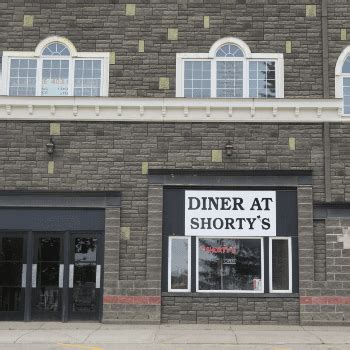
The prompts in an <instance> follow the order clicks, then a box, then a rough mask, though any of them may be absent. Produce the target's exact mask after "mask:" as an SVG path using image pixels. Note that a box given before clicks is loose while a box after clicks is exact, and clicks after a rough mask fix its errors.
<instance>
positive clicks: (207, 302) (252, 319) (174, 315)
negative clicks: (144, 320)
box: [162, 293, 299, 325]
mask: <svg viewBox="0 0 350 350" xmlns="http://www.w3.org/2000/svg"><path fill="white" fill-rule="evenodd" d="M162 295H163V297H162V322H163V323H232V324H276V325H277V324H299V298H298V297H293V296H288V297H285V296H284V297H283V296H281V295H268V294H267V295H262V296H258V297H257V296H250V297H249V296H248V297H241V296H239V297H238V296H237V295H218V294H206V293H204V294H203V293H201V294H200V295H198V294H196V293H190V294H187V295H186V294H183V295H178V294H176V293H163V294H162Z"/></svg>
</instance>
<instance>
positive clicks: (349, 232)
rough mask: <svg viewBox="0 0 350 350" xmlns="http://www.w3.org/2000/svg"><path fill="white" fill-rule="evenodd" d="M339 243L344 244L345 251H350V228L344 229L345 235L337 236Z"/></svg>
mask: <svg viewBox="0 0 350 350" xmlns="http://www.w3.org/2000/svg"><path fill="white" fill-rule="evenodd" d="M337 241H338V242H342V243H343V248H344V249H350V227H343V235H342V236H337Z"/></svg>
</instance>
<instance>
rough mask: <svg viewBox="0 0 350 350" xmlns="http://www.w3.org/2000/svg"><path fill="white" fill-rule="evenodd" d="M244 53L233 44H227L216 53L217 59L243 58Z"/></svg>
mask: <svg viewBox="0 0 350 350" xmlns="http://www.w3.org/2000/svg"><path fill="white" fill-rule="evenodd" d="M243 56H244V55H243V51H242V50H241V49H240V48H239V47H238V46H237V45H233V44H226V45H223V46H221V47H220V49H219V50H217V51H216V57H243Z"/></svg>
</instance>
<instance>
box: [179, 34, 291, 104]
mask: <svg viewBox="0 0 350 350" xmlns="http://www.w3.org/2000/svg"><path fill="white" fill-rule="evenodd" d="M225 44H233V45H237V46H238V47H239V48H240V49H241V50H242V52H243V54H244V57H237V58H236V57H216V52H217V50H218V49H219V48H220V47H222V46H223V45H225ZM217 60H220V61H222V60H228V61H230V60H241V61H243V62H244V68H243V69H244V73H243V74H244V76H243V80H244V86H243V90H244V92H243V97H244V98H246V97H248V95H249V72H248V70H249V64H248V63H249V61H252V60H262V61H274V62H275V64H276V65H275V67H276V76H275V81H276V98H283V97H284V60H283V53H252V52H251V51H250V48H249V46H248V45H247V44H246V43H245V42H244V41H242V40H240V39H237V38H232V37H226V38H222V39H220V40H217V41H216V42H215V43H214V44H213V45H212V47H211V48H210V51H209V52H204V53H202V52H201V53H199V52H191V53H177V54H176V97H184V96H185V90H184V89H185V87H184V85H185V84H184V72H185V62H186V61H192V62H195V61H202V62H210V65H211V72H210V74H211V77H210V81H211V88H210V90H211V92H210V97H214V98H215V97H216V87H215V81H216V65H215V62H216V61H217Z"/></svg>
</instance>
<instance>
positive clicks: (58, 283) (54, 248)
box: [32, 233, 64, 320]
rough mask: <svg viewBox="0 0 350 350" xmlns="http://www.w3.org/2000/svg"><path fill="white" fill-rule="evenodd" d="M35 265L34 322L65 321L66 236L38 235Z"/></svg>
mask: <svg viewBox="0 0 350 350" xmlns="http://www.w3.org/2000/svg"><path fill="white" fill-rule="evenodd" d="M33 243H34V245H33V265H32V319H33V320H60V319H61V318H62V288H63V271H64V262H63V235H59V234H57V235H55V234H50V233H46V234H45V233H44V234H36V235H34V242H33Z"/></svg>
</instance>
